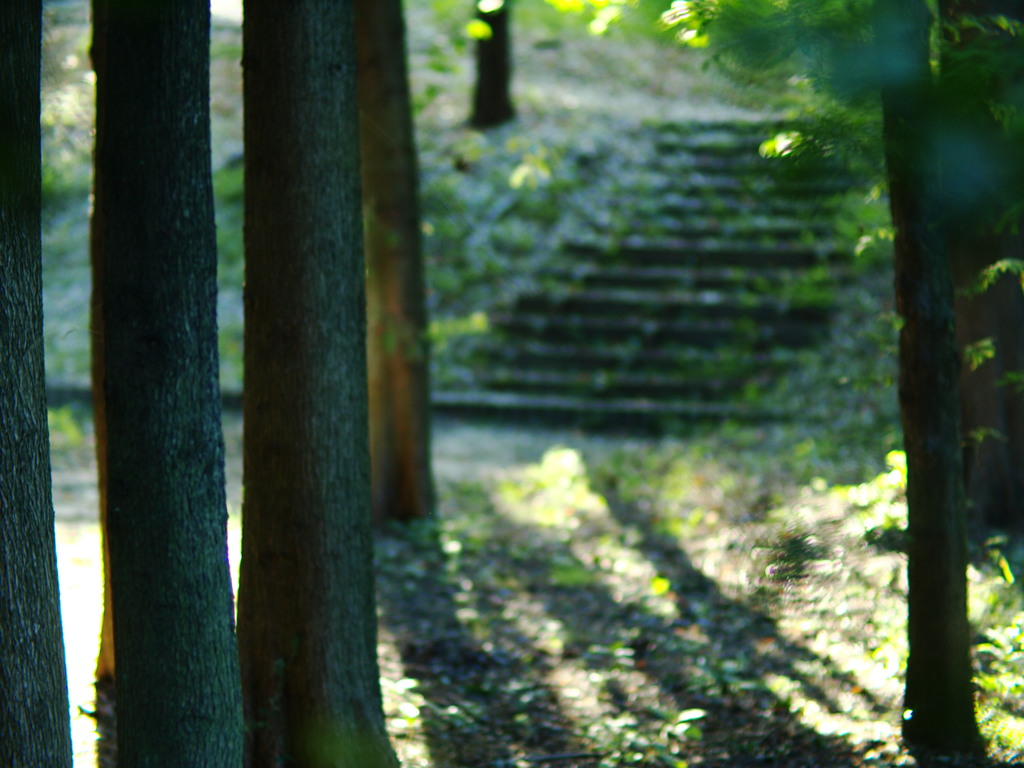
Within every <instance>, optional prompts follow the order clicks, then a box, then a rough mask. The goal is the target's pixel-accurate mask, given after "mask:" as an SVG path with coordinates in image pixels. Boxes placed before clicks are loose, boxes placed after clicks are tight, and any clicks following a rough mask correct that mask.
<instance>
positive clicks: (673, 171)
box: [632, 163, 851, 200]
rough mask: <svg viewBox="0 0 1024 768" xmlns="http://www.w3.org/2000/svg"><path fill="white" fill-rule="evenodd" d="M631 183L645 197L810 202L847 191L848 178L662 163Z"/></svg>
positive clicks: (635, 177)
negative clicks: (671, 195)
mask: <svg viewBox="0 0 1024 768" xmlns="http://www.w3.org/2000/svg"><path fill="white" fill-rule="evenodd" d="M632 182H633V184H634V185H635V187H638V188H640V189H642V190H644V192H645V194H658V195H667V194H669V193H676V194H684V195H689V196H694V197H697V196H701V195H722V194H737V193H744V194H747V195H751V196H754V197H757V198H762V199H763V198H770V197H779V196H781V197H788V198H792V199H803V200H806V199H810V198H812V197H815V196H821V197H826V198H827V197H835V196H838V195H840V194H843V193H845V192H847V191H848V190H849V189H850V184H851V179H850V178H849V177H848V176H845V175H838V174H837V175H835V176H828V177H819V176H814V177H810V178H807V177H803V176H793V177H788V176H786V175H784V174H768V173H758V174H751V173H740V172H737V170H736V169H731V170H728V171H727V170H722V171H699V170H693V169H691V168H686V167H675V166H674V164H672V163H662V164H661V165H660V166H659V167H658V168H656V169H655V168H650V169H647V170H646V171H642V172H638V173H636V174H634V176H633V178H632Z"/></svg>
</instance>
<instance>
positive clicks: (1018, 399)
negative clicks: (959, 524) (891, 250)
mask: <svg viewBox="0 0 1024 768" xmlns="http://www.w3.org/2000/svg"><path fill="white" fill-rule="evenodd" d="M1003 258H1014V259H1021V258H1024V236H1022V235H1021V233H1019V232H1018V233H1012V232H1003V233H998V234H996V233H993V234H990V235H988V236H987V237H986V236H978V237H974V238H971V241H970V242H969V243H955V244H954V247H953V250H952V252H951V254H950V259H951V261H952V264H953V274H954V278H955V283H956V287H957V298H956V302H955V308H956V328H957V347H958V349H959V350H960V353H961V356H963V354H964V350H965V349H966V348H967V347H968V346H969V345H971V344H974V343H975V342H978V341H980V340H982V339H991V340H992V342H993V344H994V347H995V356H994V357H993V358H992V359H991V360H988V361H986V362H984V363H983V364H981V365H980V366H979V367H977V368H976V369H973V370H972V368H971V367H970V366H969V365H967V364H966V363H965V364H964V365H963V367H962V369H961V371H960V407H961V421H962V430H963V437H964V480H965V483H966V486H967V498H968V505H969V506H968V508H969V512H970V516H971V519H972V521H973V522H974V523H975V524H976V525H979V526H984V527H988V526H997V527H1005V528H1014V529H1016V530H1018V531H1019V530H1022V529H1024V394H1022V393H1021V391H1020V389H1019V388H1018V387H1017V386H1015V385H1014V384H1012V383H1001V382H1002V381H1003V379H1004V377H1005V376H1007V375H1008V374H1017V375H1019V374H1021V373H1022V372H1024V333H1021V329H1022V328H1024V291H1021V285H1020V279H1019V278H1018V277H1016V276H1015V275H1003V276H1002V277H1000V278H999V279H998V280H997V281H996V282H995V283H994V284H993V285H992V286H990V287H989V288H988V289H987V290H985V291H984V292H983V293H981V294H979V295H972V294H970V293H968V292H967V291H966V290H965V289H966V288H968V287H969V286H971V285H972V284H973V283H974V282H975V279H976V278H977V276H978V273H979V272H980V271H981V270H982V269H983V268H984V267H987V266H989V264H991V263H992V262H994V261H996V260H998V259H1003Z"/></svg>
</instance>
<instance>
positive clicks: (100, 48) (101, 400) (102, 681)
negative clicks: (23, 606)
mask: <svg viewBox="0 0 1024 768" xmlns="http://www.w3.org/2000/svg"><path fill="white" fill-rule="evenodd" d="M105 12H106V6H105V4H104V3H102V2H93V3H92V17H93V25H92V30H93V37H92V47H91V49H90V54H91V56H92V67H93V71H94V72H95V73H96V79H97V81H99V80H100V79H102V78H104V77H106V76H107V75H106V54H105V52H106V40H105V39H104V35H103V33H104V30H105V29H106V22H105V20H104V19H103V17H102V14H104V13H105ZM103 220H104V198H103V180H102V178H100V177H99V175H98V174H95V173H94V174H93V186H92V216H91V217H90V220H89V264H90V267H91V273H92V274H91V276H92V292H91V294H90V300H89V331H90V332H89V342H90V347H89V350H90V364H91V378H92V412H93V432H94V435H95V442H96V470H97V472H96V474H97V477H96V480H97V483H96V487H97V491H98V494H99V519H100V541H101V546H102V548H103V620H102V624H101V627H100V650H99V654H98V656H97V658H96V697H97V705H98V706H97V711H100V709H101V707H100V706H99V702H100V701H101V700H102V699H104V698H106V697H112V696H113V692H114V667H115V662H114V605H113V602H112V600H111V599H110V547H109V546H108V543H107V414H106V406H105V397H104V391H103V387H104V376H105V368H106V363H105V361H104V347H103V338H104V329H103Z"/></svg>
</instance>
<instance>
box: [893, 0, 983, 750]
mask: <svg viewBox="0 0 1024 768" xmlns="http://www.w3.org/2000/svg"><path fill="white" fill-rule="evenodd" d="M877 7H878V8H879V15H880V18H879V22H878V27H877V30H878V34H879V35H880V36H881V38H882V40H883V42H884V43H885V44H886V45H884V47H883V50H885V52H886V53H887V54H889V55H890V56H892V59H893V60H894V61H897V62H899V63H901V64H903V65H905V66H904V67H903V68H902V69H899V68H895V69H897V70H898V71H895V72H894V73H893V82H891V83H889V84H888V85H887V86H886V87H885V88H884V89H883V92H882V108H883V130H884V139H885V156H886V166H887V170H888V175H889V196H890V202H891V207H892V219H893V225H894V227H895V230H896V239H895V245H894V249H895V287H896V305H897V309H898V311H899V313H900V315H901V317H902V318H903V322H904V324H903V328H902V330H901V331H900V342H899V350H900V377H899V400H900V413H901V417H902V422H903V438H904V447H905V450H906V454H907V505H908V508H909V525H908V533H909V543H908V577H909V594H908V599H907V602H908V634H909V646H910V654H909V658H908V660H907V679H906V698H905V709H906V710H907V712H908V714H907V716H906V718H905V719H904V721H903V736H904V739H905V740H906V741H907V742H908V743H909V744H910V745H912V746H914V747H921V748H926V749H936V750H941V751H947V752H948V751H956V752H978V751H980V750H981V739H980V736H979V733H978V728H977V724H976V721H975V716H974V696H973V686H972V681H971V655H970V654H971V641H970V630H969V625H968V622H967V573H966V571H967V531H966V522H965V509H964V507H965V501H964V490H963V475H962V457H961V450H960V423H959V403H958V390H957V375H958V372H959V359H958V357H957V351H956V343H955V338H954V330H953V285H952V278H951V276H950V271H949V261H948V259H947V254H946V250H945V243H944V240H943V232H942V229H941V226H940V217H939V214H938V210H937V206H936V205H935V204H934V197H933V190H934V189H935V185H936V179H937V175H936V174H935V172H934V168H935V157H934V156H933V155H931V154H930V152H929V149H930V148H929V146H928V144H929V142H928V136H929V130H928V128H929V119H930V118H931V117H933V116H934V114H935V111H934V109H933V107H934V104H935V99H934V97H933V89H932V85H931V75H930V73H929V32H930V14H929V12H928V9H927V7H926V6H925V4H924V2H923V1H922V0H899V2H896V1H895V0H879V3H878V6H877Z"/></svg>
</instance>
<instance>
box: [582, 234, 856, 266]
mask: <svg viewBox="0 0 1024 768" xmlns="http://www.w3.org/2000/svg"><path fill="white" fill-rule="evenodd" d="M563 247H564V250H565V251H566V252H567V253H569V254H572V255H575V256H579V257H584V258H590V259H593V260H594V261H595V262H597V263H601V262H602V261H603V262H604V263H619V264H625V263H630V264H636V265H637V266H642V267H655V266H665V267H667V266H689V267H759V268H763V267H765V266H766V265H768V264H773V265H777V266H780V267H814V266H817V265H819V264H822V263H824V262H825V261H826V260H827V259H829V257H832V256H835V255H836V254H838V253H839V250H838V248H837V246H836V245H835V243H834V242H832V241H830V240H822V241H821V242H818V243H815V244H813V245H805V244H792V243H762V242H755V241H747V240H742V239H739V238H735V239H717V238H682V237H664V238H655V237H648V236H642V235H629V236H627V237H624V238H621V239H619V240H611V241H609V242H607V243H601V242H587V241H585V240H572V241H569V242H566V243H565V244H564V246H563Z"/></svg>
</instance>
